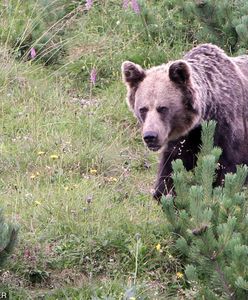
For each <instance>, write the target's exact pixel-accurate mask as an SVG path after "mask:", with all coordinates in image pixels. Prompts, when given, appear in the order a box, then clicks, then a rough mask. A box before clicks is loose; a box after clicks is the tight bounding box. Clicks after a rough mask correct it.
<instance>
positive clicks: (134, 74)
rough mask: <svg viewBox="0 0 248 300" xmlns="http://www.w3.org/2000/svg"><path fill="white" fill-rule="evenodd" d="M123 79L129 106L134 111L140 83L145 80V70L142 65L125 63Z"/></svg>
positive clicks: (123, 65) (122, 68)
mask: <svg viewBox="0 0 248 300" xmlns="http://www.w3.org/2000/svg"><path fill="white" fill-rule="evenodd" d="M121 70H122V78H123V81H124V82H125V84H126V86H127V104H128V106H129V108H130V109H131V110H132V111H133V110H134V102H135V93H136V90H137V88H138V85H139V83H140V82H141V81H142V80H143V79H144V78H145V76H146V74H145V70H143V69H142V67H141V66H140V65H137V64H134V63H132V62H131V61H125V62H124V63H123V64H122V66H121Z"/></svg>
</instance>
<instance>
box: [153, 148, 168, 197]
mask: <svg viewBox="0 0 248 300" xmlns="http://www.w3.org/2000/svg"><path fill="white" fill-rule="evenodd" d="M172 156H173V155H172V153H168V152H164V153H161V157H160V162H159V167H158V175H157V181H156V184H155V189H154V193H153V198H154V199H156V200H158V201H160V199H161V197H162V195H163V194H164V195H167V194H169V193H170V192H171V191H172V189H173V181H172V178H171V173H172V165H171V162H172V160H173V157H172Z"/></svg>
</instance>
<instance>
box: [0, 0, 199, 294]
mask: <svg viewBox="0 0 248 300" xmlns="http://www.w3.org/2000/svg"><path fill="white" fill-rule="evenodd" d="M74 2H75V6H73V7H70V6H69V5H68V4H66V1H54V5H55V6H56V14H55V13H54V14H52V8H51V7H50V6H49V3H48V2H47V1H33V3H32V1H30V2H29V1H27V3H25V4H24V3H21V2H20V1H18V0H12V1H9V2H8V3H7V4H6V5H4V4H1V5H2V7H1V9H2V10H1V11H2V12H1V21H0V22H1V25H2V26H1V28H2V29H1V31H0V42H1V46H0V66H1V74H0V91H1V92H0V101H1V109H0V116H1V133H0V153H1V156H0V174H1V178H0V188H1V206H3V207H4V209H5V215H6V219H8V220H9V221H12V222H17V223H18V224H20V232H19V243H18V246H17V247H16V249H15V252H14V254H13V255H12V256H11V258H10V259H9V260H8V262H7V264H6V266H5V269H3V270H2V271H1V274H2V284H3V287H2V289H7V290H9V293H10V295H11V298H12V299H132V297H136V299H167V298H169V297H171V298H173V297H177V295H178V296H183V292H182V289H181V288H182V287H183V285H184V284H185V283H184V281H183V280H182V279H178V278H177V276H176V272H177V271H180V270H181V269H180V264H179V261H178V260H177V259H176V258H175V257H173V250H172V247H171V243H172V242H171V240H170V237H169V233H168V232H167V231H166V226H165V221H164V216H163V213H162V211H161V207H160V206H158V205H157V204H156V203H155V202H154V201H153V200H152V197H151V194H150V190H151V188H152V186H153V181H154V179H155V173H156V163H157V157H156V155H154V154H151V153H148V152H147V150H146V149H145V147H144V146H143V143H142V140H141V137H140V134H139V129H138V124H137V123H136V121H135V119H134V118H133V116H132V114H131V113H130V112H129V111H128V108H127V105H126V102H125V93H126V91H125V87H124V85H123V84H122V82H121V74H120V65H121V62H122V61H124V60H126V59H130V60H134V61H135V62H137V63H141V64H142V65H143V66H146V67H148V66H150V65H154V64H160V63H162V62H166V61H168V60H169V59H173V58H175V57H180V55H181V54H182V52H183V51H185V50H187V49H188V48H189V47H191V46H192V41H191V40H190V39H189V37H188V36H187V35H188V32H189V30H190V31H191V33H192V34H193V32H194V31H193V30H195V31H196V30H197V26H198V25H197V24H193V27H192V24H191V23H186V24H187V25H186V26H185V24H184V23H183V22H184V19H183V17H182V15H181V8H180V6H178V5H176V3H175V2H176V1H169V2H168V3H167V4H164V1H156V5H153V2H154V1H143V2H142V1H141V2H142V11H143V13H142V16H139V15H136V14H134V12H132V11H131V10H130V9H129V10H128V11H124V10H123V9H122V6H121V3H120V2H121V1H117V0H116V1H107V0H106V1H103V2H101V3H100V1H96V2H95V4H94V6H93V7H92V9H91V10H90V11H89V12H85V11H84V10H80V9H81V8H82V3H81V2H80V1H78V2H77V1H74ZM141 2H140V3H141ZM31 3H32V4H31ZM78 5H79V6H78ZM80 5H81V6H80ZM75 7H78V9H79V10H78V11H76V13H75V14H72V11H73V9H75ZM17 15H18V18H17ZM54 24H56V26H54ZM194 26H195V27H194ZM194 28H195V29H194ZM58 40H59V41H60V42H59V43H57V42H58ZM56 43H57V44H56ZM51 45H52V51H50V50H51V48H50V46H51ZM32 46H33V47H35V48H36V49H37V51H38V55H37V57H36V58H35V59H34V60H33V61H31V60H29V59H27V58H28V51H29V49H30V47H32ZM93 67H94V68H96V69H97V84H96V86H93V85H92V84H91V83H90V82H89V73H90V71H91V69H92V68H93ZM157 244H161V249H162V251H161V252H159V251H157V250H156V245H157ZM178 293H179V294H178ZM180 293H181V294H180Z"/></svg>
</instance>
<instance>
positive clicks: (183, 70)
mask: <svg viewBox="0 0 248 300" xmlns="http://www.w3.org/2000/svg"><path fill="white" fill-rule="evenodd" d="M169 78H170V80H171V81H173V82H175V83H177V84H187V83H188V82H189V79H190V67H189V65H188V64H187V63H186V62H185V61H182V60H179V61H176V62H174V63H172V64H171V65H170V67H169Z"/></svg>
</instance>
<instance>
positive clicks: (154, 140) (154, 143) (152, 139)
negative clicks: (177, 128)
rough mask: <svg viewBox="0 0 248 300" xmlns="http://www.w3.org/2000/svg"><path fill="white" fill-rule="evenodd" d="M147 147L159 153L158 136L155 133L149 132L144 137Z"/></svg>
mask: <svg viewBox="0 0 248 300" xmlns="http://www.w3.org/2000/svg"><path fill="white" fill-rule="evenodd" d="M143 140H144V141H145V143H146V145H147V147H148V148H149V149H150V150H152V151H157V150H159V148H160V145H159V144H158V134H157V133H156V132H155V131H147V132H145V133H144V135H143Z"/></svg>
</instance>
